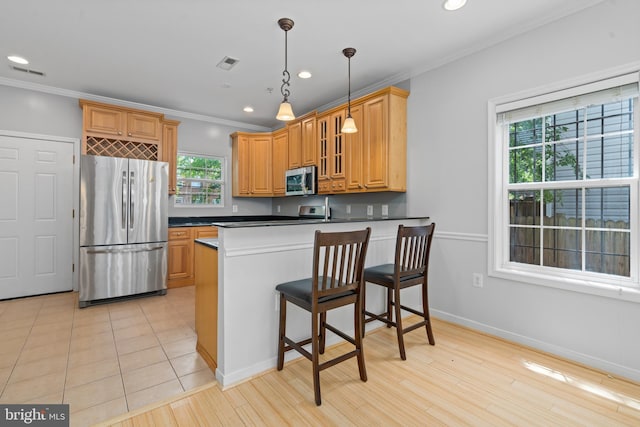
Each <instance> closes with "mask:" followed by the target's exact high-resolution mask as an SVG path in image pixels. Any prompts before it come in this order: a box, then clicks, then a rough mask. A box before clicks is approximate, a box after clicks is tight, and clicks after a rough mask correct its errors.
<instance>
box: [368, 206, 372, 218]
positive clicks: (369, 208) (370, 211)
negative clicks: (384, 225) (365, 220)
mask: <svg viewBox="0 0 640 427" xmlns="http://www.w3.org/2000/svg"><path fill="white" fill-rule="evenodd" d="M367 216H373V205H367Z"/></svg>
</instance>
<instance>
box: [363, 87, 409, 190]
mask: <svg viewBox="0 0 640 427" xmlns="http://www.w3.org/2000/svg"><path fill="white" fill-rule="evenodd" d="M376 94H377V95H376V96H373V97H371V98H369V99H367V100H365V101H364V103H363V104H362V116H363V117H362V129H360V128H359V129H358V130H359V131H360V132H362V138H363V140H362V146H363V179H364V187H365V190H366V191H399V192H403V191H406V189H407V97H408V95H409V93H408V92H406V91H404V90H402V89H398V88H394V87H391V88H388V89H385V90H382V91H379V92H376Z"/></svg>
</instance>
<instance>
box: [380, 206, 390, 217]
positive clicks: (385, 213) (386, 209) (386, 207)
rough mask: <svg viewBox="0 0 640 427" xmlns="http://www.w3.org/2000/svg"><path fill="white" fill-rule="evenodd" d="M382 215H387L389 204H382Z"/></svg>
mask: <svg viewBox="0 0 640 427" xmlns="http://www.w3.org/2000/svg"><path fill="white" fill-rule="evenodd" d="M382 216H389V205H382Z"/></svg>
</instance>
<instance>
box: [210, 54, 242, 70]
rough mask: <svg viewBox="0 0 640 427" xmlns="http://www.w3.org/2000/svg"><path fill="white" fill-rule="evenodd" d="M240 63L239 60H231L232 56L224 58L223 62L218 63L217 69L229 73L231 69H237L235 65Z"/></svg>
mask: <svg viewBox="0 0 640 427" xmlns="http://www.w3.org/2000/svg"><path fill="white" fill-rule="evenodd" d="M238 62H240V60H239V59H236V58H231V57H230V56H225V57H224V58H222V61H220V62H218V65H216V67H218V68H221V69H223V70H226V71H229V70H230V69H232V68H233V67H235V65H236V64H237V63H238Z"/></svg>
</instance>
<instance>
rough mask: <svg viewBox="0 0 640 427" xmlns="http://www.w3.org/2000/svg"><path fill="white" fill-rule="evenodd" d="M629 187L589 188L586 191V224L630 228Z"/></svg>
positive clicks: (598, 226)
mask: <svg viewBox="0 0 640 427" xmlns="http://www.w3.org/2000/svg"><path fill="white" fill-rule="evenodd" d="M630 203H631V190H630V188H629V187H606V188H589V189H587V191H586V219H587V223H586V226H587V227H588V228H616V229H623V230H629V229H630V228H631V227H630V218H631V212H630V210H629V206H630Z"/></svg>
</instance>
